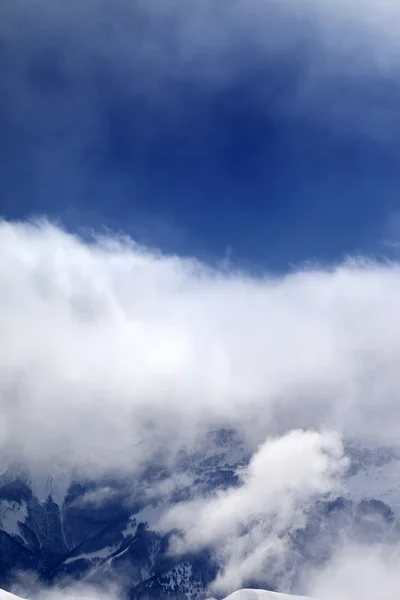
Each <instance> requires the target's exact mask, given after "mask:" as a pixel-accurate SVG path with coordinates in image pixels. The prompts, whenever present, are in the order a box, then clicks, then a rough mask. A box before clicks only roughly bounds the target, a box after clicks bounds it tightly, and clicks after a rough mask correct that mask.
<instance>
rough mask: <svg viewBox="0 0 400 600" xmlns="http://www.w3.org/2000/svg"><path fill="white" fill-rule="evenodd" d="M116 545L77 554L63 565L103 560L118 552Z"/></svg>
mask: <svg viewBox="0 0 400 600" xmlns="http://www.w3.org/2000/svg"><path fill="white" fill-rule="evenodd" d="M118 547H119V546H118V545H116V546H104V548H99V550H95V551H94V552H87V553H86V554H77V555H75V556H70V557H69V558H67V559H66V560H65V561H64V564H65V565H67V564H68V563H72V562H74V561H76V560H79V559H81V558H84V559H85V560H103V559H105V558H107V557H108V556H110V554H113V552H116V551H117V550H118ZM0 600H1V598H0Z"/></svg>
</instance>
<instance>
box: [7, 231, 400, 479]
mask: <svg viewBox="0 0 400 600" xmlns="http://www.w3.org/2000/svg"><path fill="white" fill-rule="evenodd" d="M399 274H400V269H399V266H398V265H397V264H387V265H376V264H373V263H360V262H359V263H353V264H352V263H348V264H343V265H341V266H338V267H337V268H335V269H332V270H326V271H324V270H318V269H316V270H307V271H304V272H298V273H294V274H292V275H289V276H286V277H281V278H279V277H278V278H268V277H265V278H252V277H250V276H248V275H245V274H241V273H235V272H232V273H230V274H226V273H219V272H218V271H215V270H211V269H209V268H207V267H205V266H204V265H201V264H200V263H198V262H196V261H189V260H183V259H180V258H179V257H172V256H163V255H162V254H161V253H157V252H153V251H150V250H147V249H144V248H140V247H138V246H135V245H134V244H133V243H131V242H127V241H121V240H116V239H113V238H112V237H109V238H102V239H97V240H92V242H91V243H85V242H84V241H83V240H82V239H79V238H78V237H74V236H71V235H68V234H66V233H65V232H63V231H62V230H60V229H59V228H57V227H54V226H51V225H49V224H47V223H42V224H39V225H30V224H26V223H20V224H12V223H6V222H3V223H2V224H1V226H0V287H1V290H2V299H1V302H2V310H1V314H0V330H1V339H2V344H1V348H0V375H1V377H0V386H1V387H0V403H1V404H0V406H1V437H0V447H1V448H2V450H3V452H6V451H7V452H11V453H15V454H17V455H19V456H21V455H22V457H24V456H25V457H28V456H29V457H31V459H33V458H35V459H37V460H50V458H49V457H51V458H53V459H57V458H58V459H63V461H70V462H71V463H81V462H83V463H84V464H85V463H89V462H92V463H93V464H98V465H101V466H102V467H121V468H128V469H131V468H132V467H133V465H134V464H136V463H137V461H139V460H146V459H147V458H148V457H149V456H151V455H152V454H153V453H154V452H155V451H157V450H160V449H162V453H163V456H165V457H167V456H168V451H171V452H172V453H173V452H174V451H175V450H176V449H178V448H179V447H181V445H182V444H184V443H190V441H191V440H192V438H193V436H194V435H196V434H197V433H199V432H201V431H204V430H206V429H207V428H209V427H218V426H233V427H237V428H238V429H239V430H240V431H241V432H242V433H243V434H244V435H246V436H247V439H248V440H249V442H250V444H252V445H253V446H255V445H256V444H258V443H260V442H261V441H263V440H264V439H265V438H266V436H268V435H275V434H277V435H280V434H284V433H285V432H287V431H289V430H291V429H296V428H320V427H326V428H329V429H333V430H337V431H339V432H340V433H341V434H344V435H345V436H351V437H358V438H360V437H367V438H369V439H375V440H382V439H384V440H385V442H386V443H390V442H395V441H396V440H397V439H398V436H399V433H400V414H399V413H400V408H399V406H398V402H397V398H398V394H399V391H400V376H399V372H398V368H397V365H398V363H399V359H400V342H399V340H400V325H399V321H398V305H397V298H398V296H399V292H400V277H399Z"/></svg>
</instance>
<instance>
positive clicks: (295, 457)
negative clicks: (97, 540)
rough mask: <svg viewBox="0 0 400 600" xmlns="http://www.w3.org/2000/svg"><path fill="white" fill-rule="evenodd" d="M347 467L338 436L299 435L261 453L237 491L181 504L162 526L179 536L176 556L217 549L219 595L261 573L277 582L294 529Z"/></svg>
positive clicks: (174, 548) (269, 443) (268, 444)
mask: <svg viewBox="0 0 400 600" xmlns="http://www.w3.org/2000/svg"><path fill="white" fill-rule="evenodd" d="M345 465H346V461H345V459H344V458H343V449H342V446H341V443H340V440H339V439H338V437H337V436H335V435H332V434H329V433H324V434H321V433H317V432H304V431H293V432H291V433H289V434H287V435H285V436H283V437H281V438H278V439H271V440H267V441H266V442H265V443H264V444H263V445H262V446H261V447H260V448H259V450H258V451H257V452H256V453H255V454H254V455H253V457H252V459H251V461H250V464H249V466H248V468H247V469H246V470H245V471H244V472H243V473H242V476H241V485H240V486H239V487H237V488H231V489H228V490H227V491H220V492H217V493H216V494H215V495H214V496H211V497H208V498H204V499H197V500H194V501H191V502H187V503H182V504H178V505H176V506H174V507H173V508H172V509H171V510H170V511H169V512H168V513H167V514H166V515H165V516H164V517H163V518H162V520H161V526H162V527H163V528H164V529H165V530H166V531H169V530H172V529H178V530H179V531H180V533H179V534H177V535H176V536H175V538H174V539H173V541H172V547H171V550H172V552H176V553H178V554H179V553H185V552H188V551H193V550H194V551H196V550H199V549H202V548H207V547H213V548H215V550H216V554H217V556H218V559H219V565H220V568H221V571H220V573H219V576H218V577H217V579H216V581H215V583H214V586H213V587H214V589H217V590H218V591H219V592H221V591H223V592H226V591H232V590H235V589H237V588H238V587H241V586H242V585H243V583H244V582H245V580H246V578H247V579H248V578H249V577H255V576H256V575H258V576H259V575H260V573H262V572H264V573H268V576H269V577H270V578H273V574H274V573H277V572H279V571H282V566H283V565H284V562H285V559H286V558H287V557H286V554H285V552H286V549H287V548H286V544H287V542H288V537H287V536H288V532H290V531H294V530H295V529H296V528H297V527H301V526H302V525H304V520H305V515H304V512H303V509H304V506H305V504H306V503H308V502H310V501H312V499H313V498H315V496H316V495H321V494H324V493H328V492H331V491H333V490H335V489H336V490H337V489H338V486H339V479H338V478H339V476H340V475H341V474H342V472H343V469H344V467H345ZM278 564H279V567H278Z"/></svg>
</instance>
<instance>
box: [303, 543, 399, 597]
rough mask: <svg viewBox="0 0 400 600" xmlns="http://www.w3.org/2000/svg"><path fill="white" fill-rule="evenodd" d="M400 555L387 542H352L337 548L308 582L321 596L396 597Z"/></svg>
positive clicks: (316, 593) (318, 595) (316, 594)
mask: <svg viewBox="0 0 400 600" xmlns="http://www.w3.org/2000/svg"><path fill="white" fill-rule="evenodd" d="M399 586H400V556H399V552H398V549H395V548H393V547H390V546H381V547H366V546H359V547H357V546H352V544H351V543H348V544H346V545H345V547H343V548H341V549H339V550H338V552H337V553H336V554H335V556H334V558H333V559H332V561H330V562H329V564H328V565H327V566H326V567H325V568H324V569H322V570H320V571H319V572H318V573H317V574H316V575H315V577H314V579H313V580H312V581H311V583H310V589H312V590H313V591H312V593H313V594H314V595H315V597H318V598H321V600H376V598H381V599H382V600H397V598H398V597H399Z"/></svg>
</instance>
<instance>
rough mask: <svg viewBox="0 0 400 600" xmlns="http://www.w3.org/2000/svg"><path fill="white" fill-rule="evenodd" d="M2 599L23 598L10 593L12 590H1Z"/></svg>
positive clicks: (15, 599)
mask: <svg viewBox="0 0 400 600" xmlns="http://www.w3.org/2000/svg"><path fill="white" fill-rule="evenodd" d="M0 600H22V598H20V597H19V596H14V594H10V592H5V591H4V590H0Z"/></svg>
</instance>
